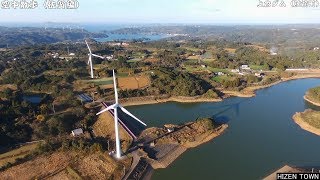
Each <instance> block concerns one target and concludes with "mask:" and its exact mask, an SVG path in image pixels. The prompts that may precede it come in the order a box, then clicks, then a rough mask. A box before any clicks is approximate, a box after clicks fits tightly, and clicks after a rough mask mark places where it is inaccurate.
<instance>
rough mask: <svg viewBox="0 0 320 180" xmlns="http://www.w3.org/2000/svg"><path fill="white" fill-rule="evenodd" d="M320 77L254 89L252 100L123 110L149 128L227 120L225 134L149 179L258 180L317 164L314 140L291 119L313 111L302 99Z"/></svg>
mask: <svg viewBox="0 0 320 180" xmlns="http://www.w3.org/2000/svg"><path fill="white" fill-rule="evenodd" d="M319 85H320V79H303V80H295V81H289V82H284V83H281V84H278V85H275V86H272V87H270V88H267V89H262V90H259V91H257V96H256V97H253V98H238V97H234V98H229V99H226V100H225V101H223V102H218V103H194V104H182V103H164V104H155V105H142V106H132V107H128V109H129V110H130V111H131V112H132V113H133V114H135V115H137V117H139V118H141V119H142V120H143V121H144V122H146V123H147V124H148V126H149V127H152V126H162V125H163V124H166V123H174V124H177V123H183V122H187V121H192V120H195V119H196V118H197V117H215V118H216V119H218V120H219V121H224V122H227V123H228V125H229V128H228V129H227V131H226V132H225V133H224V134H223V135H221V136H219V137H218V138H216V139H214V140H213V141H211V142H209V143H207V144H204V145H201V146H200V147H197V148H194V149H191V150H188V151H187V152H185V153H184V154H183V155H182V156H180V157H179V158H178V159H177V160H176V161H175V162H174V163H173V164H171V165H170V166H169V167H168V168H166V169H161V170H156V171H155V173H154V175H153V177H152V179H155V180H158V179H159V180H160V179H184V180H185V179H192V180H194V179H219V180H220V179H228V180H229V179H261V178H263V177H265V176H267V175H269V173H271V172H273V171H274V170H276V169H278V168H280V167H282V166H283V165H285V164H289V165H297V166H316V167H318V166H320V137H319V136H316V135H313V134H311V133H309V132H307V131H304V130H302V129H301V128H300V127H299V126H298V125H296V124H295V123H294V122H293V120H292V116H293V115H294V114H295V112H302V111H304V110H305V109H306V108H315V109H317V110H320V109H319V108H317V107H315V106H312V105H310V104H309V103H307V102H305V101H304V99H303V96H304V94H305V92H306V91H307V90H308V89H309V88H312V87H315V86H319Z"/></svg>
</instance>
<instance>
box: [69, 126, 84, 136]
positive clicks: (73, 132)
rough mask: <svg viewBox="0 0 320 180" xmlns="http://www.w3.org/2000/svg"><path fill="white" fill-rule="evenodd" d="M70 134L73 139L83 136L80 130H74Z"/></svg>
mask: <svg viewBox="0 0 320 180" xmlns="http://www.w3.org/2000/svg"><path fill="white" fill-rule="evenodd" d="M71 134H72V136H73V137H76V136H80V135H82V134H83V130H82V129H81V128H79V129H75V130H73V131H71Z"/></svg>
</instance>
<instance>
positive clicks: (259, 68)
mask: <svg viewBox="0 0 320 180" xmlns="http://www.w3.org/2000/svg"><path fill="white" fill-rule="evenodd" d="M250 68H251V69H253V70H258V71H259V70H263V68H264V67H263V66H258V65H250Z"/></svg>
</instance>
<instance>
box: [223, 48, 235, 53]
mask: <svg viewBox="0 0 320 180" xmlns="http://www.w3.org/2000/svg"><path fill="white" fill-rule="evenodd" d="M225 50H226V51H228V53H235V52H236V49H234V48H225Z"/></svg>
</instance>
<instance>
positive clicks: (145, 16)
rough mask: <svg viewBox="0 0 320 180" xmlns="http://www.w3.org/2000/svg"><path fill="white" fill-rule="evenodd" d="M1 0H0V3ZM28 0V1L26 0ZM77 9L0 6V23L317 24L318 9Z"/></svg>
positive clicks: (92, 0)
mask: <svg viewBox="0 0 320 180" xmlns="http://www.w3.org/2000/svg"><path fill="white" fill-rule="evenodd" d="M1 1H3V0H0V2H1ZM29 1H30V0H29ZM78 1H79V4H80V7H79V8H78V9H76V10H46V9H44V7H43V2H44V0H38V2H39V4H40V6H39V7H38V8H37V9H35V10H13V9H11V10H4V9H0V21H1V22H48V21H50V22H76V23H88V22H92V23H199V24H200V23H208V24H209V23H210V24H224V23H239V24H251V23H266V24H269V23H271V24H272V23H318V22H320V21H319V20H320V10H319V9H315V8H293V7H290V2H291V0H284V2H285V3H286V4H287V7H286V8H279V7H278V8H258V7H257V4H258V2H259V1H258V0H239V1H236V0H78Z"/></svg>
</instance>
